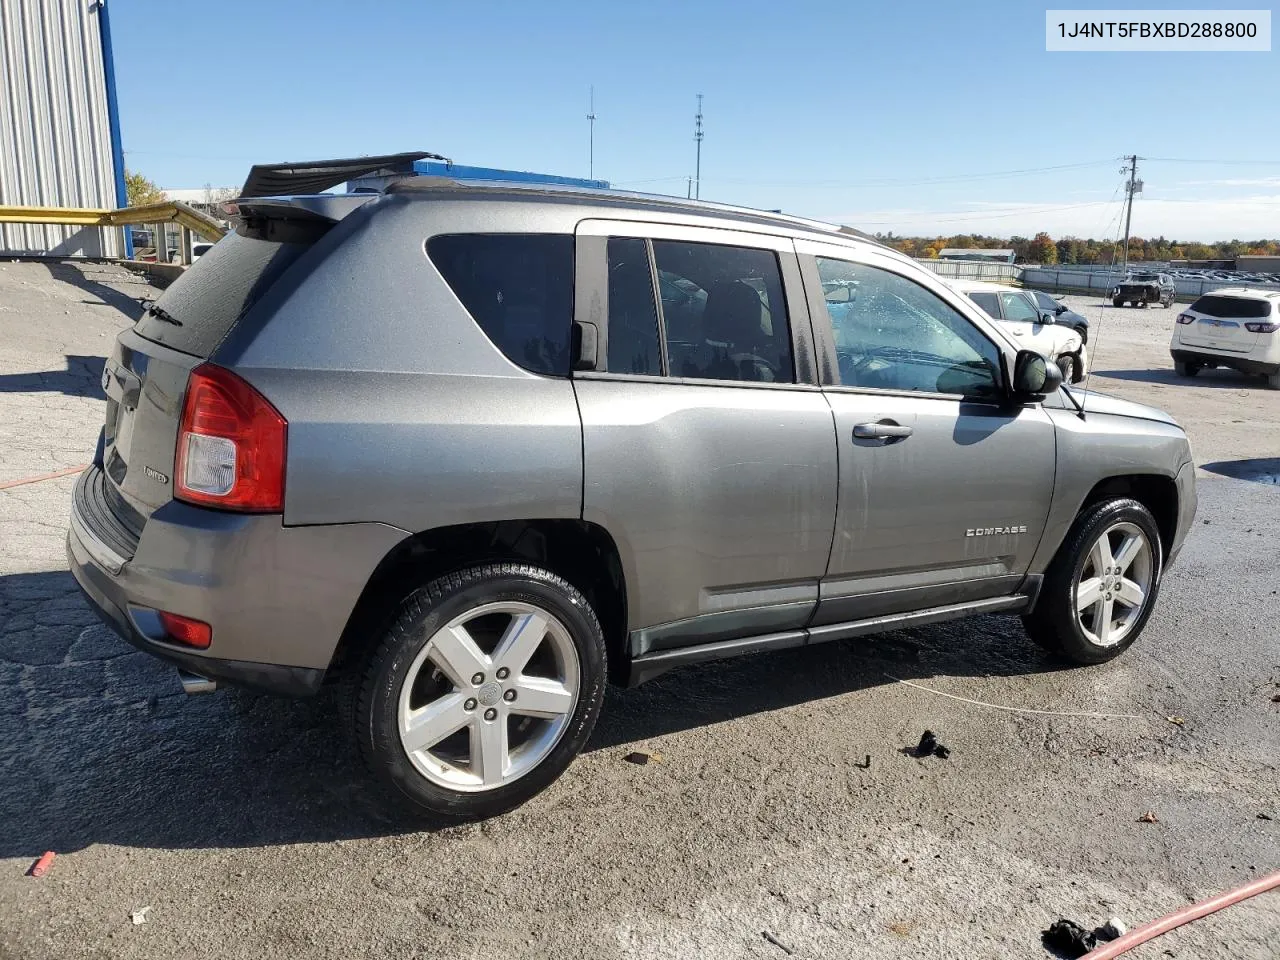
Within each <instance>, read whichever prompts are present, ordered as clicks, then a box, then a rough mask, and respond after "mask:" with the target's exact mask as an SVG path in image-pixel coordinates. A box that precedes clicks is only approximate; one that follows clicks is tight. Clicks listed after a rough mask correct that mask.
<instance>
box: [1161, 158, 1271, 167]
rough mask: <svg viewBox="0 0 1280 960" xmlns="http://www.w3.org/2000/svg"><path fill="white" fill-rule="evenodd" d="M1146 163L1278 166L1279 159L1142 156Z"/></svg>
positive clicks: (1210, 165) (1207, 165) (1208, 165)
mask: <svg viewBox="0 0 1280 960" xmlns="http://www.w3.org/2000/svg"><path fill="white" fill-rule="evenodd" d="M1142 159H1143V160H1145V161H1147V163H1198V164H1202V165H1203V166H1206V167H1217V166H1222V167H1227V166H1231V167H1234V166H1254V165H1261V166H1267V167H1280V160H1189V159H1185V158H1183V157H1143V158H1142Z"/></svg>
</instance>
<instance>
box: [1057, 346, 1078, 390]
mask: <svg viewBox="0 0 1280 960" xmlns="http://www.w3.org/2000/svg"><path fill="white" fill-rule="evenodd" d="M1078 364H1079V361H1078V360H1077V359H1076V355H1075V354H1074V353H1064V354H1063V355H1062V356H1060V357H1059V358H1058V369H1059V370H1061V371H1062V382H1063V383H1075V382H1076V379H1075V373H1076V369H1077V366H1078Z"/></svg>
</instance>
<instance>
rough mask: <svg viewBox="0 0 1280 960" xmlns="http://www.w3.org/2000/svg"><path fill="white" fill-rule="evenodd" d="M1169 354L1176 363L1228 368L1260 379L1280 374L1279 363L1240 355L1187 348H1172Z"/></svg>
mask: <svg viewBox="0 0 1280 960" xmlns="http://www.w3.org/2000/svg"><path fill="white" fill-rule="evenodd" d="M1169 354H1170V356H1172V357H1173V359H1174V361H1175V362H1178V363H1202V364H1204V365H1205V366H1207V367H1229V368H1230V369H1232V370H1239V371H1240V372H1241V373H1249V374H1254V375H1256V376H1261V377H1269V376H1272V375H1273V374H1277V373H1280V362H1276V361H1268V360H1255V359H1251V358H1249V357H1247V356H1242V355H1240V354H1234V353H1216V352H1214V351H1212V350H1197V349H1195V348H1187V347H1174V348H1172V349H1171V350H1170V351H1169Z"/></svg>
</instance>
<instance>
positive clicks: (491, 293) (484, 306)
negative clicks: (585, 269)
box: [200, 233, 573, 377]
mask: <svg viewBox="0 0 1280 960" xmlns="http://www.w3.org/2000/svg"><path fill="white" fill-rule="evenodd" d="M427 255H428V256H429V257H430V258H431V262H432V263H433V264H435V267H436V269H437V270H439V271H440V275H441V276H442V277H444V280H445V282H446V283H447V284H449V287H450V289H451V290H453V292H454V294H455V295H456V296H457V297H458V299H459V300H461V301H462V305H463V306H464V307H465V308H466V309H467V312H468V313H469V314H471V316H472V318H473V319H474V320H475V321H476V323H477V324H479V325H480V328H481V329H482V330H484V332H485V334H486V335H487V336H488V337H489V339H490V340H492V341H493V343H494V344H495V345H496V346H497V347H498V349H499V350H501V351H502V352H503V353H504V354H506V357H507V359H508V360H510V361H511V362H512V363H516V364H519V365H520V366H522V367H524V368H525V369H526V370H531V371H533V372H534V373H544V374H549V375H552V376H558V377H565V376H568V375H569V363H570V357H569V352H570V351H569V342H570V339H569V338H570V332H571V329H572V324H573V237H572V236H571V235H569V234H549V233H541V234H511V233H457V234H443V235H441V236H436V237H432V238H431V239H430V240H428V241H427ZM200 262H201V263H203V262H204V261H203V258H202V259H201V261H200Z"/></svg>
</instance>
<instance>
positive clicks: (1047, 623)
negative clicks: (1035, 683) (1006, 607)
mask: <svg viewBox="0 0 1280 960" xmlns="http://www.w3.org/2000/svg"><path fill="white" fill-rule="evenodd" d="M1162 558H1163V555H1162V554H1161V548H1160V532H1159V529H1158V528H1157V527H1156V522H1155V518H1153V517H1152V516H1151V511H1149V510H1148V509H1147V508H1146V507H1144V506H1143V505H1142V504H1141V503H1139V502H1138V501H1137V500H1131V499H1128V498H1123V499H1115V500H1107V501H1104V502H1103V503H1098V504H1094V505H1093V506H1091V507H1089V508H1088V509H1086V510H1085V511H1084V512H1083V513H1081V515H1080V516H1079V517H1077V518H1076V522H1075V523H1074V524H1073V525H1072V527H1071V530H1070V532H1069V533H1068V534H1067V538H1066V540H1064V541H1063V543H1062V546H1060V547H1059V548H1058V553H1057V555H1056V556H1055V557H1054V558H1053V562H1052V563H1051V564H1049V569H1048V571H1047V572H1046V574H1045V578H1044V584H1043V586H1042V587H1041V590H1040V597H1039V600H1038V601H1037V603H1036V607H1035V610H1034V611H1032V612H1031V613H1030V614H1028V615H1027V616H1025V617H1023V623H1024V624H1025V625H1026V628H1027V633H1028V634H1030V636H1031V638H1032V639H1033V640H1035V641H1036V642H1037V643H1039V644H1040V645H1041V646H1042V647H1044V648H1045V649H1047V650H1049V651H1050V652H1051V653H1054V654H1056V655H1058V656H1059V657H1062V658H1063V659H1065V660H1069V661H1071V662H1073V663H1082V664H1090V663H1104V662H1105V661H1107V660H1111V659H1113V658H1115V657H1118V656H1119V655H1120V654H1121V653H1123V652H1124V651H1125V650H1127V649H1128V648H1129V647H1130V646H1131V645H1132V644H1133V642H1134V641H1135V640H1136V639H1138V635H1139V634H1140V633H1142V629H1143V627H1145V626H1146V623H1147V618H1148V617H1150V616H1151V610H1152V607H1153V606H1154V605H1155V601H1156V596H1157V594H1158V593H1159V590H1160V574H1161V565H1162Z"/></svg>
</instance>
